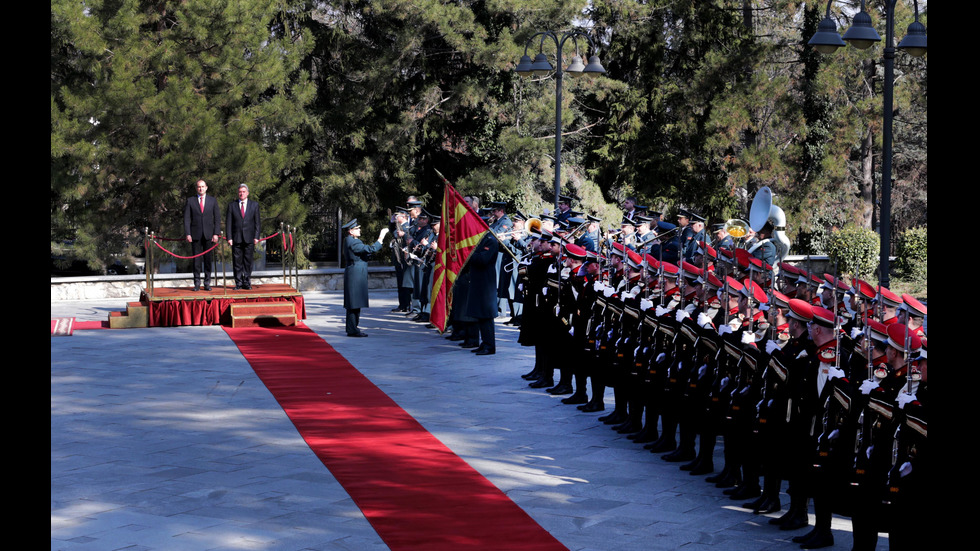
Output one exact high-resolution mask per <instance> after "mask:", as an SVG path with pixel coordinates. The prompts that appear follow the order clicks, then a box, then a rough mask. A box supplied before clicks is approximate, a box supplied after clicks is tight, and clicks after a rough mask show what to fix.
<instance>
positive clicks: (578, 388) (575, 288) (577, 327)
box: [562, 244, 600, 404]
mask: <svg viewBox="0 0 980 551" xmlns="http://www.w3.org/2000/svg"><path fill="white" fill-rule="evenodd" d="M566 248H567V249H568V256H569V257H572V258H573V259H576V260H579V261H580V262H581V264H580V265H579V266H578V268H577V269H576V271H575V273H574V274H572V279H571V281H572V285H571V289H570V290H571V291H572V295H573V301H574V308H575V311H574V316H573V321H572V331H571V335H572V345H571V347H570V348H569V349H570V351H571V355H570V358H569V361H570V362H571V364H572V371H573V374H574V377H575V392H574V393H572V395H571V396H569V397H567V398H563V399H562V403H565V404H587V403H588V402H589V395H588V391H587V390H586V383H587V380H588V378H589V377H590V376H591V375H592V368H593V367H594V361H593V358H592V357H591V354H592V353H593V349H592V348H590V346H589V342H588V341H589V331H590V327H589V322H590V320H591V317H592V309H593V306H594V305H595V302H596V289H595V282H596V281H598V277H599V269H600V266H599V262H598V256H597V255H596V254H595V253H594V252H590V251H587V250H585V249H584V248H582V247H580V246H577V245H574V244H573V245H569V246H568V247H566Z"/></svg>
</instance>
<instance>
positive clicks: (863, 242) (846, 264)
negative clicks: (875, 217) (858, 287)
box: [827, 225, 881, 279]
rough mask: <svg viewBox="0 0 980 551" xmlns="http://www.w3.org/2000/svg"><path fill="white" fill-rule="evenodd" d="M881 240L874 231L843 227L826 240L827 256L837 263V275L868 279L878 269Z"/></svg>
mask: <svg viewBox="0 0 980 551" xmlns="http://www.w3.org/2000/svg"><path fill="white" fill-rule="evenodd" d="M880 250H881V239H880V238H879V237H878V234H877V233H875V232H874V230H870V229H868V228H860V227H857V226H854V225H848V226H845V227H843V228H841V229H839V230H837V231H835V232H833V233H831V234H830V236H829V238H828V239H827V256H829V257H830V261H831V262H832V263H833V262H836V263H837V273H838V274H855V275H857V277H859V278H861V279H870V278H871V275H872V274H874V273H875V271H876V270H877V269H878V258H879V256H878V253H879V251H880Z"/></svg>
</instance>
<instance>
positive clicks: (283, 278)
mask: <svg viewBox="0 0 980 551" xmlns="http://www.w3.org/2000/svg"><path fill="white" fill-rule="evenodd" d="M286 227H288V226H283V223H282V222H279V234H280V235H281V236H282V254H281V256H280V258H279V263H280V264H282V284H283V285H286V232H285V230H284V229H283V228H286Z"/></svg>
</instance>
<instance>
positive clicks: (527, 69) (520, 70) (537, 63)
mask: <svg viewBox="0 0 980 551" xmlns="http://www.w3.org/2000/svg"><path fill="white" fill-rule="evenodd" d="M539 36H540V37H541V42H540V44H539V46H538V54H537V55H536V56H534V61H531V58H530V57H529V56H528V55H527V50H528V47H529V46H530V45H531V43H532V42H533V41H534V39H535V38H537V37H539ZM578 37H582V38H584V39H585V40H586V41H587V42H588V43H589V50H590V51H592V56H591V57H590V58H589V63H588V65H586V64H584V63H582V58H581V56H579V55H578V40H577V39H578ZM548 38H550V39H551V40H552V41H553V42H554V44H555V49H556V52H557V53H556V58H557V59H556V65H555V66H556V67H557V68H555V67H552V66H551V63H550V62H549V61H548V57H547V56H546V55H545V54H544V41H545V39H548ZM569 38H571V39H573V40H575V44H576V48H575V55H574V56H573V57H572V62H571V63H570V64H569V65H568V67H567V68H565V69H562V61H561V52H562V48H563V47H564V46H565V41H566V40H568V39H569ZM595 52H596V47H595V44H593V43H592V39H590V38H589V36H588V35H587V34H585V32H583V31H580V30H571V31H565V32H563V33H561V35H560V36H559V35H558V33H556V32H555V31H541V32H538V33H535V34H534V36H532V37H531V38H529V39H528V41H527V43H526V44H525V45H524V55H523V56H522V57H521V61H520V63H518V64H517V67H516V68H515V69H514V71H515V72H517V74H519V75H521V76H523V77H530V76H532V75H533V76H546V75H547V74H548V73H550V72H551V71H555V210H557V209H558V198H559V196H560V195H561V89H562V80H563V78H564V74H565V73H566V72H567V73H568V74H570V75H572V76H573V77H576V76H579V75H583V74H584V75H587V76H589V77H594V76H595V75H600V74H603V73H605V72H606V70H605V69H604V68H603V67H602V63H600V62H599V56H598V55H596V53H595Z"/></svg>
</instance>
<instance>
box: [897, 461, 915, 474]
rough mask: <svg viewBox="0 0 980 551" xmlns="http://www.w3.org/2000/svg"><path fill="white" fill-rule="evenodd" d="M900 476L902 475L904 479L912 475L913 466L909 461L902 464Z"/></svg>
mask: <svg viewBox="0 0 980 551" xmlns="http://www.w3.org/2000/svg"><path fill="white" fill-rule="evenodd" d="M898 474H899V475H901V477H902V478H905V477H906V476H908V475H910V474H912V464H911V463H909V462H908V461H906V462H905V463H902V466H901V467H899V468H898Z"/></svg>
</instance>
